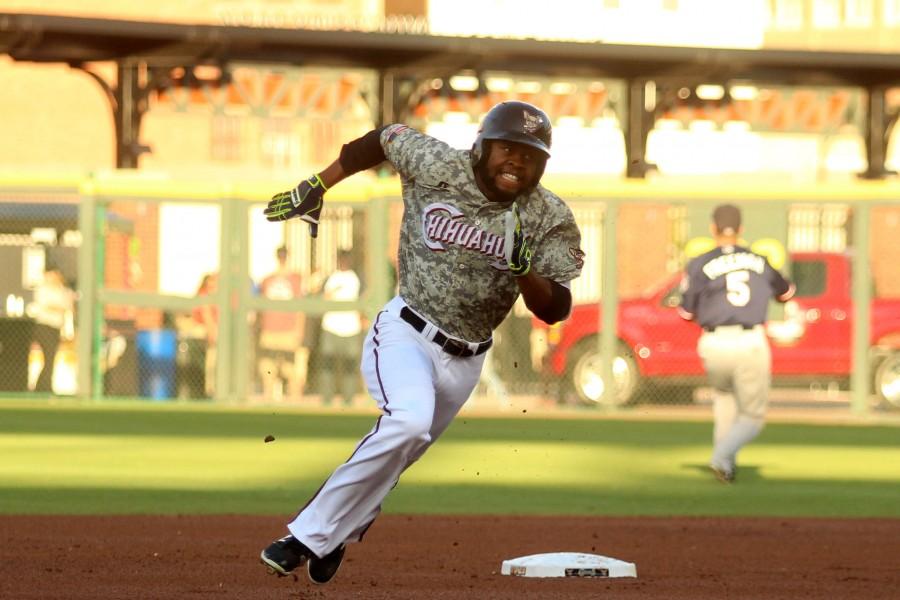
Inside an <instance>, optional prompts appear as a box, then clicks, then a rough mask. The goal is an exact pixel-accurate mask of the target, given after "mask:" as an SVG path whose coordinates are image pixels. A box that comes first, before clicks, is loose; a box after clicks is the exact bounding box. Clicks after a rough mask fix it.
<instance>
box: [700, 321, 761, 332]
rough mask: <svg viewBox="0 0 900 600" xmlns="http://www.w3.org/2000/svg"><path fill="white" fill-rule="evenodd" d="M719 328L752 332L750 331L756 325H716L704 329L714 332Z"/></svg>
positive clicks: (706, 326)
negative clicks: (732, 328)
mask: <svg viewBox="0 0 900 600" xmlns="http://www.w3.org/2000/svg"><path fill="white" fill-rule="evenodd" d="M719 327H740V328H741V329H745V330H750V329H753V328H754V327H756V325H745V324H744V323H732V324H730V325H714V326H709V325H705V326H704V327H703V329H704V330H706V331H710V332H712V331H715V330H716V329H718V328H719Z"/></svg>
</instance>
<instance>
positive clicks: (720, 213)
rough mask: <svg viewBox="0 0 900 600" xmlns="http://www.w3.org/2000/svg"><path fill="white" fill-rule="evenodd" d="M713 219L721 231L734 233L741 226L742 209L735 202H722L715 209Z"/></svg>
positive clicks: (727, 233)
mask: <svg viewBox="0 0 900 600" xmlns="http://www.w3.org/2000/svg"><path fill="white" fill-rule="evenodd" d="M712 220H713V223H715V225H716V229H717V230H718V232H719V233H723V234H725V235H734V234H735V233H737V230H738V229H740V228H741V209H739V208H738V207H737V206H735V205H734V204H720V205H719V206H717V207H716V208H715V210H713V213H712Z"/></svg>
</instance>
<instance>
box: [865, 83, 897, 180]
mask: <svg viewBox="0 0 900 600" xmlns="http://www.w3.org/2000/svg"><path fill="white" fill-rule="evenodd" d="M886 93H887V87H886V86H880V85H879V86H869V87H868V88H866V96H867V103H868V106H867V108H868V110H867V115H866V131H865V136H866V158H867V159H868V166H867V167H866V171H865V172H864V173H863V175H862V176H863V177H864V178H865V179H883V178H884V177H885V176H886V175H889V174H891V173H892V172H891V171H889V170H888V169H887V168H886V167H885V165H884V163H885V159H886V158H887V142H888V131H889V130H890V122H891V120H890V119H889V118H888V116H887V108H886V99H885V95H886Z"/></svg>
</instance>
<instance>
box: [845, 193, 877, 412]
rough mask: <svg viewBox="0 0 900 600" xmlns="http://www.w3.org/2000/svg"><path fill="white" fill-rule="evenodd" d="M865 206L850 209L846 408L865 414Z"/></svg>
mask: <svg viewBox="0 0 900 600" xmlns="http://www.w3.org/2000/svg"><path fill="white" fill-rule="evenodd" d="M870 208H871V207H870V206H869V204H867V203H865V202H859V203H857V204H855V205H854V207H853V246H854V250H853V276H852V290H851V291H852V298H853V338H852V340H853V341H852V344H853V345H852V355H851V360H852V362H851V365H852V368H851V370H850V408H851V410H852V411H853V412H854V413H858V414H861V413H865V412H866V411H867V408H868V398H869V381H870V371H871V365H870V364H869V351H870V348H869V339H870V337H871V326H872V322H871V306H872V273H871V271H870V266H869V211H870Z"/></svg>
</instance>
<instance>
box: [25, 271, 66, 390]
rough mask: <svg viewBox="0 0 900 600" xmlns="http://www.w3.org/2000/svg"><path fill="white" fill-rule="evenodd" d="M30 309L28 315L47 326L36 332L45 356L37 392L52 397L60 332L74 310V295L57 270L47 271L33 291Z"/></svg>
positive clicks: (36, 337)
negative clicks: (54, 367) (54, 366)
mask: <svg viewBox="0 0 900 600" xmlns="http://www.w3.org/2000/svg"><path fill="white" fill-rule="evenodd" d="M30 308H31V310H30V313H29V314H31V315H32V316H33V317H34V320H35V321H36V322H37V323H38V324H39V325H44V327H36V328H35V330H34V341H35V342H36V343H37V344H38V345H39V346H40V347H41V352H42V353H43V354H44V366H43V368H42V369H41V374H40V376H39V377H38V380H37V383H36V384H35V387H34V391H36V392H45V393H48V394H49V393H52V392H53V363H54V361H55V360H56V350H57V349H58V348H59V340H60V333H61V332H62V330H63V327H64V326H65V325H66V321H67V320H70V319H71V318H72V316H71V315H72V312H73V310H74V308H75V292H73V291H72V290H71V289H70V288H68V287H67V286H66V282H65V279H64V278H63V275H62V273H61V272H60V271H59V270H58V269H56V268H52V267H51V268H48V269H47V270H46V271H45V272H44V277H43V280H42V281H41V283H39V284H38V285H37V286H35V288H34V302H33V303H32V305H31V307H30Z"/></svg>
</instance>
